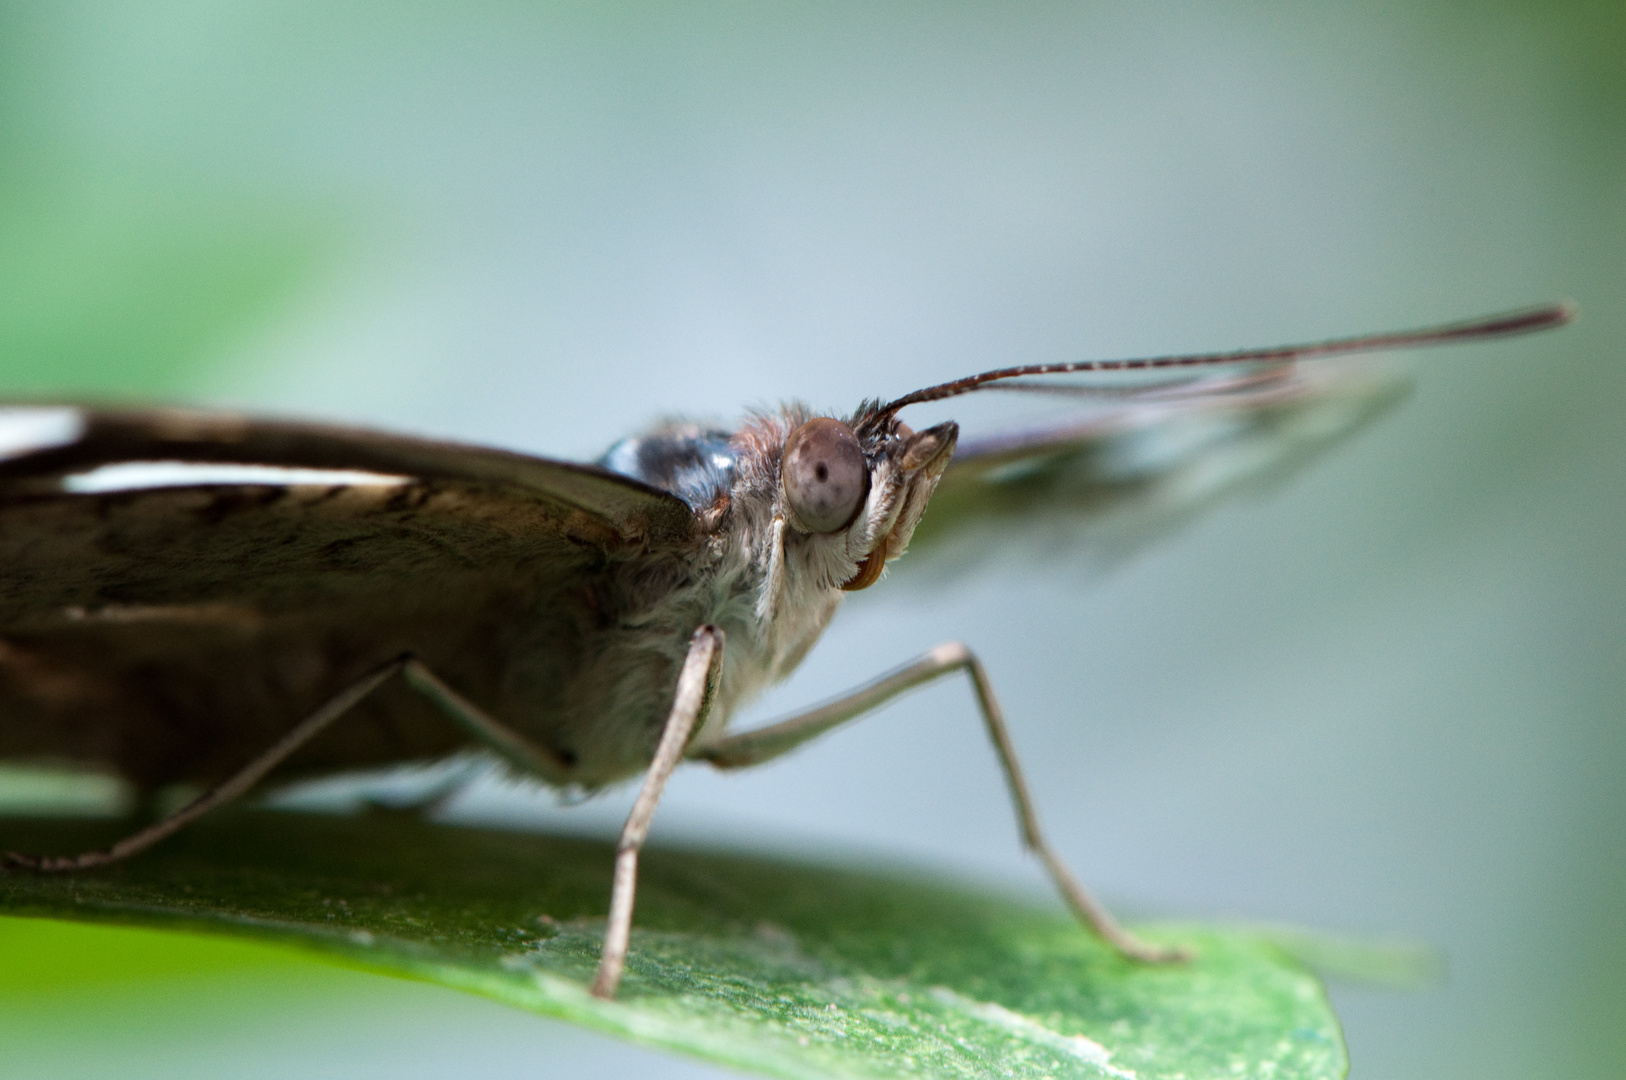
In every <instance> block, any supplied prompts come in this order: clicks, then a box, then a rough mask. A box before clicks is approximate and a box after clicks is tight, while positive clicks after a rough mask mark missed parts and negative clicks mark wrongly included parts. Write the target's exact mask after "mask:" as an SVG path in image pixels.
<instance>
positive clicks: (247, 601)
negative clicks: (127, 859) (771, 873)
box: [0, 407, 694, 788]
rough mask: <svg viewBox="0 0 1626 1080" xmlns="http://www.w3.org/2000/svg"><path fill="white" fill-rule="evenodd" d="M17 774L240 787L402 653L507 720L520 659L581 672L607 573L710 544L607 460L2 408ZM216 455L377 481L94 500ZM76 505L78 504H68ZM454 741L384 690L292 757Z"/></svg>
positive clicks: (3, 614) (1, 557)
mask: <svg viewBox="0 0 1626 1080" xmlns="http://www.w3.org/2000/svg"><path fill="white" fill-rule="evenodd" d="M30 419H32V420H34V421H41V422H43V421H46V420H53V421H55V422H56V426H55V427H54V428H51V426H50V424H44V425H43V427H42V426H41V423H36V424H35V425H34V428H35V430H36V432H38V431H41V430H44V429H46V428H49V429H50V431H51V432H52V434H50V435H49V437H42V438H39V439H37V440H36V444H35V445H32V446H30V445H21V446H18V445H17V440H16V439H15V438H14V439H12V440H11V445H9V446H8V447H6V449H8V450H9V451H10V453H9V456H7V458H6V460H4V461H0V759H18V758H55V759H63V760H69V761H74V762H79V763H85V764H94V765H99V766H105V767H108V768H112V769H114V770H116V771H118V772H119V773H121V774H123V775H125V776H127V777H129V778H130V779H131V780H133V781H135V782H136V783H137V784H139V785H142V786H144V787H149V788H150V787H155V786H158V785H161V784H165V783H169V782H174V781H198V782H202V781H208V780H212V779H218V778H220V777H222V776H224V775H227V774H229V773H230V772H232V771H234V770H235V769H236V768H237V767H239V766H240V765H241V764H243V763H244V762H245V761H246V760H248V759H249V758H251V757H252V756H254V754H255V753H257V752H258V751H259V750H261V749H263V748H264V747H265V746H267V745H269V743H270V742H271V741H272V740H273V739H274V738H275V737H276V736H277V735H278V734H280V733H281V732H283V731H285V730H287V728H289V727H291V726H292V725H293V724H294V723H297V722H298V720H299V719H301V718H302V717H303V716H305V715H306V714H307V713H309V712H310V711H311V710H312V709H313V708H314V707H315V706H316V705H317V704H319V703H320V702H321V701H323V700H325V699H326V698H327V697H328V696H330V695H332V694H333V693H336V692H337V691H338V690H339V689H341V688H342V687H344V686H345V685H348V684H349V683H350V682H352V681H353V680H355V679H356V678H358V677H359V676H360V675H361V674H362V673H364V672H365V671H366V670H367V669H369V668H371V667H372V666H374V665H376V664H378V663H380V662H382V661H384V660H386V659H388V658H389V657H391V656H394V655H397V654H399V653H401V652H404V651H412V652H414V653H417V654H418V655H420V656H422V657H424V658H425V659H426V660H427V661H428V662H429V663H430V664H431V666H433V667H435V668H436V669H437V670H438V671H440V672H442V673H443V675H444V677H446V678H447V679H449V680H450V681H452V682H453V683H454V685H457V686H458V687H459V688H460V689H462V690H463V692H464V693H466V694H468V695H469V696H470V697H472V698H473V699H474V700H476V701H477V702H479V703H480V704H482V705H485V706H486V707H488V708H490V709H492V710H493V711H494V712H497V713H498V714H499V715H501V714H503V713H504V712H505V711H507V710H511V708H512V702H511V701H509V698H510V696H511V695H512V692H513V691H512V688H511V687H510V686H509V685H508V683H509V681H510V679H509V672H510V671H511V669H512V667H513V659H514V657H515V656H516V654H518V653H521V652H524V653H527V654H531V655H532V656H533V657H534V656H535V654H538V653H540V654H541V655H542V659H541V660H540V661H538V660H535V659H534V658H533V659H532V661H531V663H530V670H531V674H532V677H533V679H534V677H535V673H536V669H537V667H538V664H539V663H540V664H541V666H542V667H543V668H544V669H545V668H546V667H547V666H548V665H549V664H550V663H552V664H555V665H557V666H558V667H559V669H560V670H561V671H563V670H564V669H566V668H568V665H569V664H570V662H571V654H572V651H573V650H575V649H577V648H578V647H579V645H580V642H581V640H582V638H583V636H584V635H585V634H587V633H589V632H591V630H592V629H593V627H594V625H595V624H596V622H597V621H598V620H600V619H601V618H602V617H603V616H602V613H603V612H604V611H605V610H606V609H607V605H608V603H609V598H607V597H606V596H604V595H602V594H601V591H600V582H601V581H602V580H603V579H604V577H605V571H606V569H607V568H609V567H612V566H614V565H616V564H624V563H626V562H627V561H629V560H638V559H648V558H653V557H660V556H663V555H666V556H670V555H671V554H673V553H677V552H681V550H682V549H683V548H684V547H685V545H686V544H687V543H688V542H690V541H691V540H692V539H693V536H694V523H693V516H692V513H691V512H690V510H689V508H688V507H687V506H686V505H685V504H684V503H683V502H682V501H681V500H679V499H677V498H676V497H674V496H672V495H669V494H667V493H665V492H662V491H659V490H657V489H654V488H650V487H647V486H645V485H643V484H639V483H637V482H635V481H632V480H628V479H625V478H623V477H619V476H617V475H615V474H613V473H609V472H605V471H603V470H600V469H596V468H593V467H591V466H582V465H573V464H567V463H563V462H554V461H547V460H543V459H539V458H533V457H527V456H524V455H519V454H512V453H506V452H503V451H498V450H488V449H482V448H477V447H468V446H459V445H455V444H449V443H439V442H429V441H425V440H417V439H411V438H405V437H401V436H394V435H385V434H381V433H375V432H369V431H363V430H352V429H342V428H332V427H323V426H318V425H307V424H289V423H273V422H266V421H256V420H248V419H244V418H240V417H233V416H224V415H220V414H210V413H196V412H180V411H157V410H149V411H106V410H91V409H77V408H68V407H63V408H42V409H33V410H30V409H13V410H5V411H4V415H3V416H0V443H4V442H5V441H6V440H5V439H4V429H5V422H6V421H7V420H9V421H11V422H12V426H13V429H17V428H18V427H19V425H20V427H21V428H22V429H27V428H28V422H29V421H30ZM155 461H166V462H176V461H179V462H209V463H234V464H242V465H258V466H273V467H278V468H298V469H321V470H343V471H346V472H357V473H371V474H381V475H377V476H375V477H372V478H367V477H361V478H357V479H359V480H369V479H370V481H371V482H347V483H336V482H322V483H273V482H264V483H224V484H218V483H217V484H207V485H199V486H182V487H152V488H133V489H119V490H101V491H86V490H83V488H84V487H85V485H84V483H83V481H85V480H87V479H89V478H91V477H94V476H95V475H96V473H95V470H97V469H99V468H104V467H107V466H113V465H120V464H124V463H130V462H155ZM76 487H78V488H79V489H80V490H74V489H75V488H76ZM458 744H459V739H458V737H457V735H456V733H455V732H454V731H452V730H450V729H449V727H448V726H447V725H446V723H445V722H444V721H442V720H440V719H439V718H437V717H434V716H433V715H432V714H429V713H428V712H427V711H426V710H425V709H424V708H423V707H422V706H421V705H420V704H419V703H417V702H415V701H413V700H412V699H411V698H410V696H408V695H405V694H403V693H400V692H397V691H396V690H386V691H385V692H384V693H383V694H381V696H380V697H379V698H378V700H377V701H376V702H374V703H372V704H370V705H369V706H368V707H367V708H366V709H365V710H364V714H363V715H362V716H360V717H358V718H357V720H355V721H354V722H349V721H347V722H346V723H344V724H340V725H336V726H335V727H334V728H333V729H332V731H331V732H329V733H328V734H326V735H324V736H323V737H322V738H321V739H320V740H318V741H317V742H316V743H313V744H312V746H311V747H310V748H309V750H308V752H305V753H303V754H302V755H301V756H300V758H298V759H296V761H295V762H294V763H292V765H293V766H294V767H296V769H303V770H305V771H310V770H323V769H333V768H355V767H362V766H367V765H372V764H382V763H387V762H391V761H400V760H407V759H412V758H421V757H424V756H430V755H438V754H442V753H445V752H447V751H449V750H451V749H454V748H455V747H456V746H457V745H458Z"/></svg>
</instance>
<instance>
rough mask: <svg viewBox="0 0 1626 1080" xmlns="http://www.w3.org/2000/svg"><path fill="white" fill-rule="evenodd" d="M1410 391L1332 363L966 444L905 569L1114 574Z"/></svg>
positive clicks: (1229, 380)
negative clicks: (1033, 564)
mask: <svg viewBox="0 0 1626 1080" xmlns="http://www.w3.org/2000/svg"><path fill="white" fill-rule="evenodd" d="M1405 388H1406V384H1405V382H1404V381H1403V380H1402V379H1400V378H1398V377H1396V376H1394V375H1392V374H1388V373H1386V372H1384V371H1382V370H1380V369H1377V368H1374V367H1372V366H1371V365H1370V364H1367V363H1363V362H1359V361H1350V362H1345V363H1342V364H1338V363H1331V362H1327V361H1322V362H1319V363H1314V364H1303V365H1294V366H1291V367H1286V368H1277V369H1274V371H1268V372H1263V373H1254V374H1252V375H1249V374H1243V375H1240V376H1238V375H1232V376H1228V377H1224V378H1221V379H1217V380H1202V381H1198V382H1192V383H1181V384H1178V385H1175V386H1172V387H1169V388H1168V389H1166V390H1163V391H1149V392H1143V393H1131V394H1125V395H1120V396H1118V397H1116V398H1114V397H1110V396H1108V397H1102V398H1098V399H1097V401H1096V407H1095V408H1094V409H1092V410H1091V411H1090V412H1088V413H1086V414H1085V415H1083V416H1081V417H1079V418H1078V419H1076V420H1073V421H1070V422H1066V423H1062V424H1057V425H1053V426H1049V427H1041V428H1029V429H1024V430H1016V431H1011V432H1006V433H1003V434H1000V435H996V436H993V437H987V438H980V439H979V438H970V439H962V441H961V442H960V446H959V448H958V449H957V450H956V451H955V455H954V460H953V462H952V463H951V464H950V465H949V468H948V470H947V471H946V472H945V473H944V475H943V479H942V480H941V482H940V483H939V484H938V487H937V490H936V492H935V493H934V494H933V495H932V499H931V503H930V504H929V505H928V506H927V508H926V514H925V517H924V518H922V519H921V522H920V526H919V528H918V529H917V530H916V531H915V534H914V538H913V539H912V540H911V542H910V545H909V554H908V556H907V557H906V558H904V559H903V560H902V561H901V562H899V563H898V564H897V565H898V567H899V568H900V569H901V570H902V575H903V576H904V577H905V578H906V579H907V578H908V577H909V576H912V575H916V574H919V575H920V576H923V577H930V576H931V573H930V571H932V570H936V571H938V572H939V573H942V572H946V571H955V570H961V569H964V568H966V567H968V566H969V565H971V564H973V563H976V562H979V561H986V560H988V559H990V558H994V557H998V556H1000V555H1009V554H1013V553H1014V554H1021V555H1026V556H1037V557H1041V558H1042V557H1066V558H1068V559H1069V560H1070V561H1073V562H1083V563H1085V564H1096V565H1102V564H1110V563H1111V562H1113V561H1115V560H1117V559H1120V558H1122V557H1124V556H1125V555H1126V554H1128V553H1130V552H1132V551H1134V550H1136V549H1138V548H1139V547H1140V546H1142V545H1143V544H1145V543H1146V542H1148V541H1149V540H1151V539H1152V538H1154V537H1156V536H1159V535H1162V534H1164V533H1166V532H1168V531H1170V530H1172V529H1174V528H1176V527H1178V526H1179V525H1180V524H1182V523H1183V522H1185V521H1187V520H1189V519H1191V518H1192V517H1194V516H1195V515H1197V514H1198V513H1200V512H1202V511H1203V510H1205V509H1206V508H1207V507H1209V506H1211V505H1213V504H1214V503H1215V502H1217V501H1219V500H1221V499H1223V498H1226V497H1228V496H1230V495H1232V494H1234V493H1236V492H1238V491H1242V490H1247V489H1249V488H1253V487H1257V486H1259V485H1260V484H1264V483H1269V482H1272V481H1275V480H1279V479H1281V478H1282V477H1284V476H1286V475H1287V474H1289V473H1291V472H1292V471H1294V470H1295V469H1296V468H1298V467H1299V466H1301V465H1303V464H1304V463H1305V462H1307V461H1309V460H1311V459H1312V458H1314V457H1315V456H1316V455H1317V454H1318V453H1320V452H1321V451H1322V450H1325V449H1326V448H1328V447H1329V446H1331V445H1333V444H1334V443H1336V442H1338V441H1340V440H1341V439H1343V438H1344V437H1345V436H1347V435H1349V434H1350V433H1352V432H1354V431H1355V430H1357V429H1359V428H1360V427H1361V426H1363V425H1364V424H1366V423H1367V422H1368V421H1370V420H1371V419H1373V418H1374V417H1376V416H1378V415H1379V414H1381V413H1382V412H1384V411H1385V410H1386V409H1388V408H1389V407H1390V406H1391V405H1393V404H1394V403H1396V402H1397V401H1398V400H1399V399H1400V398H1401V397H1403V396H1404V394H1405Z"/></svg>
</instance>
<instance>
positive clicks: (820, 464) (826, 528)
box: [780, 417, 869, 533]
mask: <svg viewBox="0 0 1626 1080" xmlns="http://www.w3.org/2000/svg"><path fill="white" fill-rule="evenodd" d="M780 482H781V483H782V484H783V485H784V488H785V500H786V501H787V502H788V503H790V510H791V513H792V514H794V515H795V516H796V522H797V524H799V525H801V526H802V527H803V528H804V529H808V530H810V531H812V532H816V533H833V532H839V531H840V530H842V529H844V528H846V527H847V526H848V525H850V524H852V521H853V519H854V518H856V517H857V516H858V508H859V507H860V506H862V505H864V497H865V496H866V495H868V494H869V464H868V463H867V462H866V461H865V460H864V452H863V451H862V450H860V449H859V447H858V439H857V437H856V436H854V435H853V433H852V429H851V428H849V427H848V426H847V425H846V424H843V423H842V422H841V421H840V420H832V419H830V418H829V417H821V418H820V419H817V420H809V421H808V422H807V423H805V424H803V425H802V426H801V427H799V428H797V429H796V430H795V431H793V432H791V433H790V438H789V439H786V440H785V453H784V457H783V462H782V464H781V465H780Z"/></svg>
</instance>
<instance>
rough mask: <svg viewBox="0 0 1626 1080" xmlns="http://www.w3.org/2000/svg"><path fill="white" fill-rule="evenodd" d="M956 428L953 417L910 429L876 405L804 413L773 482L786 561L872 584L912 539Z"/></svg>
mask: <svg viewBox="0 0 1626 1080" xmlns="http://www.w3.org/2000/svg"><path fill="white" fill-rule="evenodd" d="M958 437H959V427H958V426H957V425H955V424H954V423H952V422H950V423H945V424H939V425H937V426H936V427H933V428H929V429H927V430H925V431H920V432H916V431H913V430H911V429H910V428H909V427H908V426H907V425H906V424H904V423H902V422H901V421H899V420H898V419H897V417H896V416H895V415H889V416H885V417H878V416H877V415H876V407H875V406H873V405H870V406H865V407H864V408H861V409H860V410H859V411H858V413H857V415H855V416H853V417H852V418H850V419H848V420H840V419H837V418H835V417H830V416H818V417H811V418H807V419H802V420H801V422H800V423H798V424H797V425H796V426H795V427H793V428H792V429H791V431H790V433H789V434H788V435H787V436H786V438H785V441H784V444H783V446H782V447H781V450H780V455H779V477H778V485H777V491H776V492H775V517H776V519H778V520H781V521H783V522H784V528H783V530H782V533H783V539H782V543H783V545H784V559H785V561H786V564H787V569H791V570H792V572H793V573H795V574H797V575H798V576H802V577H804V579H810V580H811V581H814V582H817V583H818V584H822V585H824V586H825V587H830V586H834V587H838V588H840V589H842V590H845V591H848V592H853V591H856V590H858V589H864V588H868V587H869V586H870V585H873V584H874V583H875V582H876V580H878V579H879V578H880V576H881V570H882V568H883V567H884V566H885V565H886V563H887V562H889V561H890V560H892V559H895V558H897V557H898V556H899V555H901V554H903V551H904V549H905V548H906V547H908V545H909V538H910V536H912V535H913V534H914V531H915V525H916V524H917V523H918V522H919V521H920V517H921V514H923V513H924V512H925V509H926V503H927V500H928V499H930V498H931V493H932V490H933V489H934V488H935V487H936V486H937V481H938V478H939V477H941V476H942V475H943V470H944V469H945V468H947V466H948V462H949V458H950V457H951V456H952V455H953V453H954V443H955V440H956V439H957V438H958Z"/></svg>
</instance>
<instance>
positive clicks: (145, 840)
mask: <svg viewBox="0 0 1626 1080" xmlns="http://www.w3.org/2000/svg"><path fill="white" fill-rule="evenodd" d="M406 662H407V661H406V660H405V659H404V658H401V659H396V660H391V661H390V662H389V663H387V664H385V665H383V666H382V667H379V668H377V669H376V670H374V671H373V672H372V674H370V675H368V676H366V677H365V678H363V679H361V680H359V681H358V682H356V683H355V684H354V685H352V686H351V687H349V688H348V689H346V690H343V691H341V692H340V693H339V694H337V695H335V696H334V697H333V698H332V699H330V700H329V701H328V702H327V704H325V705H323V706H322V707H321V708H319V709H317V710H316V711H315V712H314V713H312V714H311V715H310V716H308V717H306V718H305V720H304V721H302V722H301V723H300V724H299V726H298V727H296V728H294V729H293V730H292V731H290V732H288V734H286V735H284V736H283V737H282V738H280V739H278V740H277V741H276V742H275V743H274V744H273V745H272V746H271V748H270V749H269V750H267V751H266V752H265V753H263V754H261V755H260V756H259V757H257V758H255V759H254V760H253V761H251V762H249V763H248V764H247V765H245V766H244V767H243V768H242V770H241V771H240V772H238V773H237V775H235V776H233V777H231V778H230V779H229V780H226V781H225V782H223V783H221V784H219V785H217V786H215V787H212V788H210V789H209V790H208V791H206V792H204V793H203V794H202V795H199V796H198V797H197V798H196V799H193V800H192V801H191V802H189V803H187V804H186V805H185V806H183V807H181V808H180V809H179V810H177V811H175V812H174V813H173V814H170V815H169V816H168V817H166V818H163V819H161V820H159V821H156V822H154V823H153V824H151V825H149V826H147V827H146V828H145V829H142V830H140V831H138V832H134V833H131V834H130V835H129V836H126V837H125V838H124V839H122V840H120V841H118V842H117V843H116V844H114V845H113V846H112V847H109V848H106V849H104V850H102V851H86V852H82V853H81V854H78V855H46V856H41V855H22V854H18V853H16V852H8V853H6V855H5V856H4V858H3V859H0V866H3V867H4V868H5V869H8V870H34V871H38V872H41V873H65V872H72V871H75V870H89V869H92V868H93V867H97V866H106V865H107V864H108V863H113V862H118V861H120V860H121V859H128V858H129V857H130V856H132V855H139V854H140V853H141V852H143V851H146V850H147V849H148V848H150V847H152V846H153V845H154V844H156V843H158V841H160V840H163V839H164V838H165V837H168V836H171V835H173V834H174V833H175V832H177V831H179V830H181V829H183V828H185V827H186V826H188V825H190V824H191V823H192V822H194V821H196V820H197V819H198V818H200V817H202V816H203V815H205V814H207V813H208V812H209V811H211V810H214V809H216V808H218V807H221V806H224V805H225V804H227V803H229V802H231V801H232V800H233V799H236V798H237V797H238V796H240V795H242V794H243V793H244V792H245V791H247V790H248V789H249V788H251V787H253V786H254V785H255V784H257V783H259V782H260V780H262V779H263V778H264V777H265V774H266V773H268V772H270V771H271V770H272V769H274V768H276V767H277V766H278V765H279V764H281V763H282V762H283V761H284V760H286V759H287V757H288V756H289V755H290V754H292V753H293V752H294V751H295V750H298V749H299V748H300V747H301V746H303V745H305V744H306V743H307V742H309V741H310V740H311V739H313V738H315V737H316V736H317V735H318V734H320V733H321V732H322V731H324V730H326V728H327V727H328V725H330V724H332V723H333V722H334V721H335V720H337V719H338V718H339V717H341V716H343V715H344V714H345V713H347V712H349V711H350V710H351V709H352V708H354V707H355V706H356V704H357V703H358V702H360V701H361V700H362V699H363V698H365V697H366V696H367V695H368V694H370V693H372V692H373V691H374V690H376V689H378V688H379V686H381V685H382V684H383V683H384V682H385V681H387V680H388V679H389V677H390V676H391V675H394V674H395V673H396V672H397V671H400V670H401V668H402V667H403V665H404V664H405V663H406Z"/></svg>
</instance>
